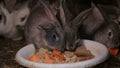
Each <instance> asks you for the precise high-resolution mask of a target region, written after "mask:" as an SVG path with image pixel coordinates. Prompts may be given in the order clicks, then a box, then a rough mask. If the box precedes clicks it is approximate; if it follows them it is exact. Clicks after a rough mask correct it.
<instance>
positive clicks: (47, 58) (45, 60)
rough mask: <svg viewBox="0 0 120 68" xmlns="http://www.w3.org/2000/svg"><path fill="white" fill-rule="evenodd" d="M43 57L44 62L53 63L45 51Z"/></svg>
mask: <svg viewBox="0 0 120 68" xmlns="http://www.w3.org/2000/svg"><path fill="white" fill-rule="evenodd" d="M44 58H45V59H44V60H43V62H44V63H47V64H54V63H55V60H54V59H53V58H52V57H51V56H50V55H49V54H48V53H46V54H45V55H44Z"/></svg>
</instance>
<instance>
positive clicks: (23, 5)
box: [0, 0, 29, 40]
mask: <svg viewBox="0 0 120 68" xmlns="http://www.w3.org/2000/svg"><path fill="white" fill-rule="evenodd" d="M28 15H29V8H28V1H24V0H17V1H16V0H1V1H0V35H1V36H4V37H6V38H11V39H13V40H20V39H21V38H22V36H23V35H22V34H23V32H21V31H23V27H24V25H25V22H26V20H27V17H28Z"/></svg>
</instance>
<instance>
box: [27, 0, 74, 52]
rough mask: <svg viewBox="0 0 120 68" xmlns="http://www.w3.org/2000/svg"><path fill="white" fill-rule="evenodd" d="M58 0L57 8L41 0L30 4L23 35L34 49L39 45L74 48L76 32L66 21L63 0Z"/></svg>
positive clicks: (54, 47)
mask: <svg viewBox="0 0 120 68" xmlns="http://www.w3.org/2000/svg"><path fill="white" fill-rule="evenodd" d="M58 1H59V2H58V3H59V6H58V8H55V6H54V5H51V4H49V3H47V2H45V1H42V0H38V1H37V3H36V5H34V6H32V5H31V7H32V11H31V13H30V15H29V17H28V20H27V23H26V28H25V37H26V41H27V42H28V43H33V44H34V45H35V47H36V50H38V49H39V48H41V47H43V48H47V49H50V50H52V49H58V50H60V51H64V50H65V49H67V50H74V49H75V46H74V44H76V42H75V41H76V33H75V32H74V30H72V29H71V27H70V25H69V23H67V22H66V17H65V12H64V8H63V0H58ZM34 4H35V1H34Z"/></svg>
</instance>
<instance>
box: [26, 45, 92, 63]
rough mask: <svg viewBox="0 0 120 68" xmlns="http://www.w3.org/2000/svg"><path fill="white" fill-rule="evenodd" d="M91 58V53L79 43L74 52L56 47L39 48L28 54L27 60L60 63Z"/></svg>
mask: <svg viewBox="0 0 120 68" xmlns="http://www.w3.org/2000/svg"><path fill="white" fill-rule="evenodd" d="M92 58H94V56H93V55H92V53H91V52H90V51H89V50H87V49H86V47H85V46H84V45H81V46H79V47H77V48H76V50H75V51H74V52H71V51H65V52H63V53H62V52H60V51H59V50H56V49H55V50H53V51H49V50H48V49H44V48H40V49H39V51H38V52H37V53H36V54H34V55H32V56H30V57H29V58H28V60H30V61H33V62H39V63H46V64H59V63H60V64H61V63H74V62H79V61H85V60H89V59H92ZM31 59H32V60H31ZM37 59H38V61H37Z"/></svg>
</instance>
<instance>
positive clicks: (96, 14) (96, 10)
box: [92, 3, 104, 21]
mask: <svg viewBox="0 0 120 68" xmlns="http://www.w3.org/2000/svg"><path fill="white" fill-rule="evenodd" d="M92 7H93V16H94V17H95V18H96V19H97V20H100V21H103V20H104V16H103V14H102V12H101V11H100V10H99V8H97V7H96V6H95V5H94V4H93V3H92Z"/></svg>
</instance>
